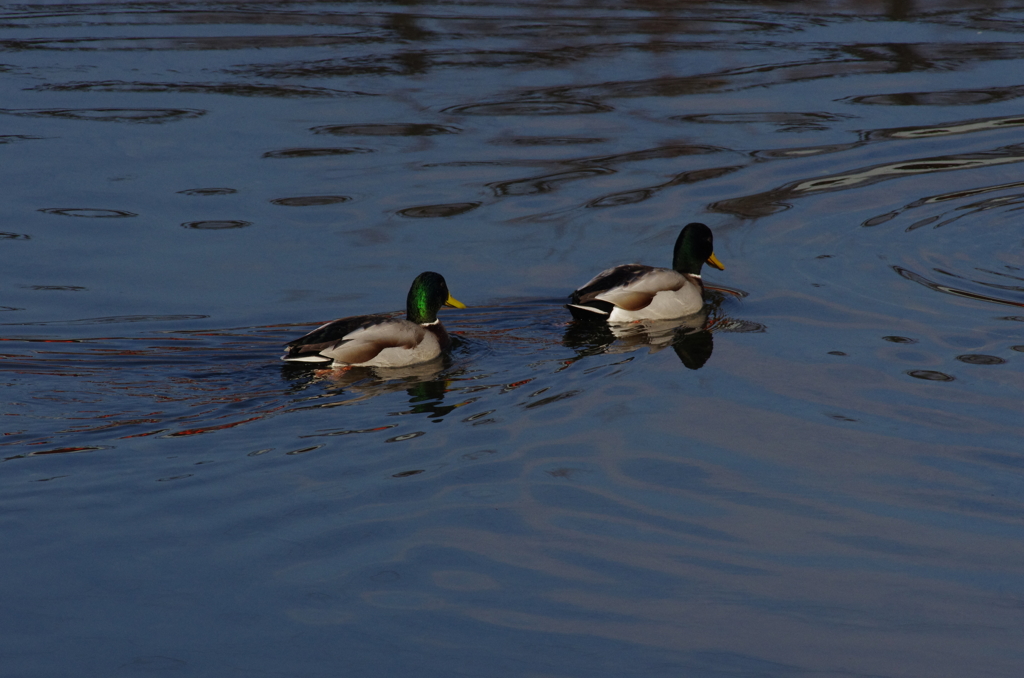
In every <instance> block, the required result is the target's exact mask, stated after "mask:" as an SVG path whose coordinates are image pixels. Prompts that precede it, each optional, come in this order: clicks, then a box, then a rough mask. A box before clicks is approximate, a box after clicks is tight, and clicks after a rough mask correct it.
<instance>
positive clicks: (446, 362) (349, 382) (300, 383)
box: [282, 356, 465, 420]
mask: <svg viewBox="0 0 1024 678" xmlns="http://www.w3.org/2000/svg"><path fill="white" fill-rule="evenodd" d="M450 366H451V359H450V358H449V357H448V356H438V357H437V358H435V359H434V360H431V361H429V362H425V363H419V364H417V365H408V366H406V367H350V366H345V367H332V368H325V369H310V368H309V367H308V366H297V365H287V364H286V365H285V366H283V367H282V374H283V376H284V378H285V379H287V380H288V381H291V382H292V383H293V385H294V389H295V390H296V391H302V390H305V389H307V388H309V387H310V386H312V385H314V384H317V385H320V386H326V387H327V388H326V390H325V391H319V392H317V393H315V394H312V395H310V397H309V401H316V400H319V399H321V398H323V399H325V400H326V402H324V403H322V404H320V403H315V402H309V404H308V405H306V407H310V408H326V407H340V406H343V405H353V404H355V403H358V402H362V401H365V400H369V399H371V398H376V397H377V396H380V395H384V394H386V393H397V392H400V391H405V392H406V393H407V394H408V395H409V403H410V404H411V405H412V407H411V408H410V409H409V410H408V411H405V412H396V413H394V414H426V415H428V416H429V417H431V418H434V419H438V420H439V419H440V418H443V417H445V416H447V415H448V414H450V413H451V412H452V411H453V410H454V409H455V408H457V407H461V406H462V405H464V404H465V403H461V402H460V403H456V404H452V405H443V404H442V403H443V401H444V397H445V394H446V393H447V392H448V388H449V384H450V382H449V381H448V380H447V379H438V375H440V374H441V372H442V371H443V370H444V369H446V368H448V367H450ZM342 394H344V395H346V396H348V397H345V398H343V399H339V398H338V397H339V396H340V395H342Z"/></svg>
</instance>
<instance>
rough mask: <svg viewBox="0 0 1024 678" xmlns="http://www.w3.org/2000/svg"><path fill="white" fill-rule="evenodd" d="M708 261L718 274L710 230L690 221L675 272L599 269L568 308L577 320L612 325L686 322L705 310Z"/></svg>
mask: <svg viewBox="0 0 1024 678" xmlns="http://www.w3.org/2000/svg"><path fill="white" fill-rule="evenodd" d="M705 262H707V263H708V264H711V265H712V266H714V267H715V268H717V269H718V270H720V271H724V270H725V266H723V265H722V263H721V262H720V261H718V259H717V258H716V257H715V251H714V246H713V244H712V236H711V229H710V228H708V227H707V226H705V225H704V224H698V223H692V224H687V225H686V226H684V227H683V230H682V231H680V232H679V237H678V238H676V246H675V250H674V254H673V256H672V268H655V267H653V266H642V265H640V264H622V265H620V266H616V267H614V268H609V269H608V270H607V271H601V272H600V273H598V274H597V276H595V277H594V279H593V280H591V281H590V282H588V283H587V284H586V285H584V286H583V287H581V288H579V289H578V290H576V291H575V292H573V293H572V294H571V295H570V296H569V303H568V304H567V307H568V308H569V312H570V313H572V315H573V317H574V318H576V319H577V320H597V319H600V320H603V321H605V322H610V323H622V322H634V321H637V320H669V319H672V318H682V317H684V316H687V315H691V314H693V313H696V312H698V311H700V310H701V308H702V307H703V306H704V282H703V281H702V280H701V277H700V270H701V267H703V266H704V263H705Z"/></svg>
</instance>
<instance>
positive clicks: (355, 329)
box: [281, 271, 466, 367]
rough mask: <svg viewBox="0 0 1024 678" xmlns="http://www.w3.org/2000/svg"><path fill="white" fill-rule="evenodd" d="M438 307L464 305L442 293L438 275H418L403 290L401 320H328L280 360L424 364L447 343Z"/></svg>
mask: <svg viewBox="0 0 1024 678" xmlns="http://www.w3.org/2000/svg"><path fill="white" fill-rule="evenodd" d="M442 306H451V307H453V308H466V306H465V304H463V303H462V302H461V301H459V300H457V299H456V298H455V297H453V296H452V295H451V294H450V293H449V292H448V285H447V283H445V281H444V277H442V276H441V275H440V274H439V273H434V272H432V271H426V272H425V273H420V274H419V275H418V276H416V279H415V280H413V281H412V287H410V288H409V296H408V297H407V298H406V302H405V319H404V320H403V319H401V318H394V317H391V316H387V315H356V316H351V317H349V318H340V319H338V320H333V321H331V322H329V323H327V324H326V325H321V326H320V327H318V328H316V329H315V330H313V331H312V332H310V333H309V334H307V335H306V336H304V337H300V338H299V339H296V340H295V341H292V342H289V343H288V344H286V346H287V350H286V351H285V354H284V355H283V356H281V360H286V361H289V362H303V363H333V364H334V365H337V366H345V365H355V366H359V367H405V366H407V365H416V364H419V363H423V362H427V361H428V360H432V359H434V358H436V357H437V356H439V355H441V352H442V351H444V350H445V349H447V348H448V346H449V345H450V343H451V340H450V339H449V338H448V333H447V332H446V331H445V329H444V326H443V325H442V324H441V321H440V320H438V318H437V312H438V310H440V308H441V307H442Z"/></svg>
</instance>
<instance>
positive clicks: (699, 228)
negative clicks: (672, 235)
mask: <svg viewBox="0 0 1024 678" xmlns="http://www.w3.org/2000/svg"><path fill="white" fill-rule="evenodd" d="M704 264H711V265H712V266H714V267H715V268H717V269H718V270H719V271H724V270H725V266H723V265H722V262H720V261H719V260H718V258H717V257H715V246H714V241H713V239H712V236H711V229H710V228H708V227H707V226H705V225H704V224H698V223H696V222H694V223H692V224H687V225H686V226H683V230H682V231H680V232H679V237H678V238H676V249H675V253H674V255H673V257H672V268H674V269H675V270H677V271H679V272H680V273H689V274H690V275H700V270H701V268H702V267H703V266H704Z"/></svg>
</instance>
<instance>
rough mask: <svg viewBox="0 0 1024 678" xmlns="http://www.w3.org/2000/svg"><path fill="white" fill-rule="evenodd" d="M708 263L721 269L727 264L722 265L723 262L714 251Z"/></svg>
mask: <svg viewBox="0 0 1024 678" xmlns="http://www.w3.org/2000/svg"><path fill="white" fill-rule="evenodd" d="M708 263H709V264H711V265H712V266H714V267H715V268H717V269H718V270H719V271H724V270H725V266H723V265H722V262H720V261H719V260H718V257H716V256H715V255H714V253H712V254H711V256H710V257H708Z"/></svg>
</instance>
